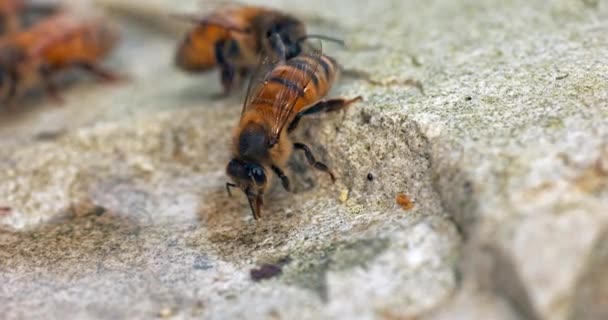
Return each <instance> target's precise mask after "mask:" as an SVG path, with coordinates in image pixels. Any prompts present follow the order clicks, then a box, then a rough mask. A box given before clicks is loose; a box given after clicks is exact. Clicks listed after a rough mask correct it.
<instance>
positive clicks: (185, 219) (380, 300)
mask: <svg viewBox="0 0 608 320" xmlns="http://www.w3.org/2000/svg"><path fill="white" fill-rule="evenodd" d="M99 2H100V3H101V4H102V5H103V6H105V7H106V8H111V9H112V10H111V11H110V12H111V13H112V14H113V15H115V16H116V17H118V18H122V19H120V20H121V21H123V29H124V30H123V32H124V34H123V39H124V41H123V45H122V46H121V48H120V49H119V50H118V51H117V52H116V54H115V55H114V56H113V57H112V59H111V60H110V61H108V63H107V64H108V66H110V67H112V68H115V69H117V70H121V72H123V73H125V74H128V75H129V76H130V78H131V80H130V81H129V82H127V83H122V84H118V85H110V86H108V85H100V84H98V83H96V82H95V81H91V80H83V81H76V82H69V83H68V84H66V86H65V87H66V88H65V91H64V95H65V98H66V100H67V103H66V104H65V105H64V106H61V107H58V106H56V105H53V103H48V102H45V100H44V99H41V98H32V99H29V100H27V101H25V102H24V103H23V105H22V106H21V107H20V108H19V109H17V110H6V109H3V110H1V111H0V143H1V146H0V148H1V149H0V150H1V153H0V207H7V208H3V209H2V210H0V229H1V230H2V231H1V232H0V282H1V283H2V284H3V285H2V286H1V287H0V306H1V307H2V311H3V318H7V319H17V318H40V317H46V318H49V317H50V318H64V317H65V316H66V315H67V316H72V317H74V316H77V317H79V318H102V319H105V318H107V319H116V318H151V317H154V316H157V317H162V318H170V317H176V318H208V319H236V318H247V319H373V318H377V319H414V318H422V319H605V318H606V317H607V316H608V303H607V301H608V282H607V281H606V280H605V279H606V278H607V277H608V251H607V250H608V249H607V248H608V247H607V246H606V240H607V239H608V231H607V230H608V121H606V119H607V118H608V37H606V36H605V34H606V33H607V31H608V24H606V21H608V19H607V18H608V6H607V4H606V3H605V2H602V1H582V0H580V1H571V0H552V1H535V2H534V1H533V2H530V1H523V0H522V1H498V0H492V1H483V2H481V1H466V0H461V1H449V0H439V1H434V2H428V1H427V2H419V1H407V2H406V1H397V0H395V1H389V0H385V1H376V2H374V3H373V4H368V1H349V2H348V5H347V4H346V2H344V1H339V0H333V1H329V0H325V1H320V0H319V1H317V0H310V1H306V2H300V3H296V1H293V0H292V1H287V0H285V1H266V2H260V3H265V4H268V5H273V6H276V7H279V8H283V9H286V10H289V11H291V12H295V13H298V14H299V15H300V16H301V17H302V18H303V19H304V20H305V21H306V22H307V23H308V24H309V25H310V26H311V29H312V30H314V31H315V32H323V33H328V34H332V35H336V36H339V37H343V38H344V39H345V40H346V41H347V42H348V43H349V48H350V50H347V51H345V50H342V49H339V48H335V47H333V46H331V45H327V46H326V48H325V50H326V52H328V53H329V54H332V55H334V56H336V57H337V58H338V59H339V61H340V62H341V63H342V64H343V65H344V67H345V68H346V69H347V70H349V71H350V72H349V73H350V74H368V75H369V76H370V79H368V80H362V79H360V78H357V77H348V76H347V77H344V78H343V80H342V81H341V82H340V83H339V84H338V85H337V86H336V89H335V90H334V92H333V93H332V95H334V96H338V95H343V96H355V95H358V94H361V95H363V96H364V98H365V102H364V103H360V104H357V105H356V106H353V107H352V108H351V109H350V110H349V111H348V113H346V114H345V115H344V116H342V115H328V116H322V117H320V118H314V119H309V120H308V121H307V125H305V126H303V130H301V132H299V133H298V134H297V135H298V139H302V140H303V141H306V142H307V143H309V144H310V145H311V146H313V151H315V154H317V156H318V157H319V158H321V159H323V161H325V162H327V163H328V164H329V165H330V166H331V167H332V168H334V170H335V171H336V173H337V175H338V177H339V179H338V181H337V182H336V184H333V185H332V184H331V183H330V182H329V181H328V180H329V179H328V178H327V177H326V176H325V175H323V174H320V173H317V172H315V171H312V170H310V169H308V167H307V166H306V164H305V161H304V160H303V157H302V156H301V155H299V154H298V155H296V156H295V157H294V159H293V161H292V162H291V165H290V168H291V170H290V174H291V176H292V177H293V180H294V183H295V185H296V192H295V193H293V194H287V193H285V192H284V191H283V190H282V189H280V188H275V189H274V191H273V192H272V194H271V195H270V197H269V198H268V199H267V207H266V210H265V212H264V217H263V219H262V220H260V221H257V222H255V221H253V220H252V218H251V214H250V212H249V209H248V205H247V203H246V200H245V199H243V196H242V195H241V194H236V193H235V195H234V197H233V198H230V197H228V195H226V192H225V190H224V183H225V182H226V176H225V174H224V167H225V165H226V163H227V160H228V158H229V154H228V143H229V140H230V132H231V130H232V128H233V126H234V125H235V123H236V121H237V119H238V116H239V114H240V108H241V101H242V94H240V95H239V94H236V95H234V96H232V97H229V98H217V93H218V92H219V91H220V86H219V84H218V79H217V75H216V74H215V73H211V74H209V75H204V76H191V75H186V74H182V73H180V72H177V71H176V70H174V69H173V67H172V66H171V64H170V62H171V59H172V51H173V46H174V45H175V43H176V41H177V38H178V36H177V33H176V31H177V30H179V29H180V28H183V27H184V25H182V24H180V23H176V21H171V20H168V19H166V18H165V17H166V13H169V12H172V11H184V10H192V9H194V8H196V5H195V4H194V1H192V2H183V3H181V4H180V6H179V7H175V5H174V4H173V1H168V0H156V1H146V2H145V5H146V6H145V7H140V6H143V5H144V2H141V3H136V4H130V5H126V4H124V3H123V2H122V1H117V0H116V1H112V0H104V1H99ZM125 17H129V19H124V18H125ZM135 18H137V19H135ZM127 20H128V21H129V23H126V21H127ZM135 20H137V21H135ZM84 78H85V79H86V77H84ZM417 82H419V83H420V84H421V85H422V87H419V86H418V87H417V85H416V83H417ZM370 173H371V176H372V177H373V179H371V181H370V180H369V179H368V178H367V177H368V174H370ZM399 194H403V195H405V196H407V197H408V198H410V199H412V201H413V204H414V208H413V209H411V210H404V209H403V208H402V207H400V206H399V205H398V204H397V203H396V202H395V198H396V196H397V195H399ZM264 265H266V266H271V267H267V268H266V269H264V268H262V269H263V270H275V271H276V270H280V272H272V273H270V272H269V273H268V274H266V276H268V277H269V278H270V279H264V280H261V279H257V276H255V277H254V278H255V279H252V276H251V275H252V274H251V270H253V269H256V270H258V269H259V267H260V266H264ZM275 273H276V274H275ZM257 274H258V273H255V272H254V275H257ZM256 280H259V281H256Z"/></svg>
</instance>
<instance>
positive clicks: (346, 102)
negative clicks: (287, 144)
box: [287, 96, 363, 132]
mask: <svg viewBox="0 0 608 320" xmlns="http://www.w3.org/2000/svg"><path fill="white" fill-rule="evenodd" d="M362 100H363V97H361V96H357V97H355V98H353V99H344V98H339V99H330V100H323V101H319V102H317V103H316V104H314V105H312V106H311V107H308V108H306V109H305V110H303V111H300V112H298V113H297V114H296V116H295V118H294V119H293V121H292V122H291V123H290V124H289V128H288V129H287V132H291V131H293V130H295V129H296V128H297V127H298V124H299V123H300V119H301V118H302V117H304V116H309V115H311V114H316V113H321V112H334V111H339V110H342V109H344V108H346V107H348V106H350V105H351V104H353V103H355V102H358V101H362Z"/></svg>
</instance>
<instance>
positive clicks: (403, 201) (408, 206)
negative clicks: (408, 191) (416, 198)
mask: <svg viewBox="0 0 608 320" xmlns="http://www.w3.org/2000/svg"><path fill="white" fill-rule="evenodd" d="M395 201H396V202H397V204H398V205H399V206H400V207H401V208H403V210H406V211H407V210H412V209H413V208H414V203H413V202H412V199H410V198H409V197H408V196H407V195H405V194H404V193H400V194H398V195H397V197H396V198H395Z"/></svg>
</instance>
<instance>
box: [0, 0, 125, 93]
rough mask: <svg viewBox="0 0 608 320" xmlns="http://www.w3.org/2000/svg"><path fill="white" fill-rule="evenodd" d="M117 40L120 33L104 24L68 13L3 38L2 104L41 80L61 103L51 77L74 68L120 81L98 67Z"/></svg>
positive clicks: (0, 58)
mask: <svg viewBox="0 0 608 320" xmlns="http://www.w3.org/2000/svg"><path fill="white" fill-rule="evenodd" d="M117 40H118V34H117V32H116V31H115V30H114V29H112V28H111V27H110V26H109V25H108V24H107V22H106V21H105V20H103V19H101V18H90V17H89V18H85V17H77V16H75V15H71V14H69V13H66V12H61V13H57V14H55V15H53V16H51V17H49V18H46V19H44V20H42V21H40V22H38V23H36V24H34V25H33V26H32V27H30V28H27V29H24V30H22V31H19V32H17V33H14V34H11V35H7V36H4V37H2V38H0V101H2V100H11V99H13V98H14V97H15V96H16V95H17V94H18V93H20V92H19V91H20V90H21V88H22V85H24V86H25V85H27V84H30V83H32V82H36V81H38V80H41V81H42V82H43V83H44V84H45V86H46V90H47V92H48V93H49V94H50V95H51V96H52V97H53V98H54V99H56V100H58V101H61V98H60V97H59V95H58V93H57V88H56V86H55V84H54V82H53V79H52V77H53V76H54V75H55V74H56V73H58V72H61V71H63V70H67V69H71V68H80V69H84V70H86V71H89V72H91V73H93V74H95V75H97V76H99V77H101V78H102V79H104V80H108V81H111V80H117V79H118V77H116V76H115V75H114V74H112V73H111V72H108V71H106V70H104V69H103V68H101V67H100V66H99V61H100V60H101V59H102V58H104V57H105V56H106V55H108V54H109V52H110V51H111V50H112V49H113V48H114V46H115V44H116V42H117Z"/></svg>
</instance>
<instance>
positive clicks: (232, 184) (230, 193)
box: [226, 182, 236, 197]
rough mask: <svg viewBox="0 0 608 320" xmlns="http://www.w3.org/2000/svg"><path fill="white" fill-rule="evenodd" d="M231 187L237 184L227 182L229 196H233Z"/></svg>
mask: <svg viewBox="0 0 608 320" xmlns="http://www.w3.org/2000/svg"><path fill="white" fill-rule="evenodd" d="M230 188H236V184H234V183H230V182H226V192H227V193H228V196H229V197H232V192H230Z"/></svg>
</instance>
